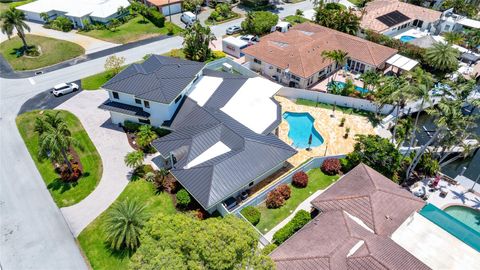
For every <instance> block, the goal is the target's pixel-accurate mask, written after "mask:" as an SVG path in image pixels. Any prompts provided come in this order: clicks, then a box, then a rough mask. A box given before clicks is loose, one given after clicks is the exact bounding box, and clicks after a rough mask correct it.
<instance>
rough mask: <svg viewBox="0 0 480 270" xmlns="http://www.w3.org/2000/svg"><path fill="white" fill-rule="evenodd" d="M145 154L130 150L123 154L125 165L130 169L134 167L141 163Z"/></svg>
mask: <svg viewBox="0 0 480 270" xmlns="http://www.w3.org/2000/svg"><path fill="white" fill-rule="evenodd" d="M144 159H145V155H144V154H143V152H142V151H132V152H129V153H127V155H125V158H124V161H125V165H127V166H128V167H130V168H132V169H136V168H138V167H140V165H142V163H143V160H144Z"/></svg>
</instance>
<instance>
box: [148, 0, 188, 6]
mask: <svg viewBox="0 0 480 270" xmlns="http://www.w3.org/2000/svg"><path fill="white" fill-rule="evenodd" d="M147 2H149V3H150V4H152V5H154V6H157V7H162V6H166V5H168V4H170V5H172V4H176V3H181V2H183V0H147Z"/></svg>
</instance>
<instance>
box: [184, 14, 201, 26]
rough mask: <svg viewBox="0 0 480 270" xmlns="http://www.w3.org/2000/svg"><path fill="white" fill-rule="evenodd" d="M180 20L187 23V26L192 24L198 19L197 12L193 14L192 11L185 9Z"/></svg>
mask: <svg viewBox="0 0 480 270" xmlns="http://www.w3.org/2000/svg"><path fill="white" fill-rule="evenodd" d="M180 20H181V21H182V22H183V23H184V24H186V25H187V26H189V25H192V24H193V23H194V22H195V21H196V20H197V18H196V16H195V14H193V13H192V12H190V11H185V12H183V13H182V16H181V17H180Z"/></svg>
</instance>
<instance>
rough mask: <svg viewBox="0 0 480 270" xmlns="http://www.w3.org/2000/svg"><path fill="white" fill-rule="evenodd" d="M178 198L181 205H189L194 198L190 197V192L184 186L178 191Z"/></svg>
mask: <svg viewBox="0 0 480 270" xmlns="http://www.w3.org/2000/svg"><path fill="white" fill-rule="evenodd" d="M176 198H177V203H178V204H179V205H180V206H181V207H186V206H188V205H189V204H190V202H191V201H192V199H191V198H190V194H188V192H187V191H186V190H185V189H184V188H182V189H180V190H179V191H178V192H177V194H176Z"/></svg>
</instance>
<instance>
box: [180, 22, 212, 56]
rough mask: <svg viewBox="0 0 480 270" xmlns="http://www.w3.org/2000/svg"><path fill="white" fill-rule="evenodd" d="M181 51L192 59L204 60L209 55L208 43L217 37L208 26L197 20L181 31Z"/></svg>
mask: <svg viewBox="0 0 480 270" xmlns="http://www.w3.org/2000/svg"><path fill="white" fill-rule="evenodd" d="M183 37H184V39H183V52H184V53H185V56H186V57H187V58H188V59H190V60H193V61H199V62H204V61H206V60H207V59H208V58H209V57H210V55H211V49H210V48H209V45H210V43H211V42H212V41H214V40H216V39H217V38H216V37H215V35H214V34H213V33H212V31H211V30H210V27H208V26H205V27H203V26H202V25H201V24H200V23H199V22H198V21H197V22H195V23H194V24H193V25H192V26H191V27H189V28H187V29H185V31H184V32H183Z"/></svg>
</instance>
